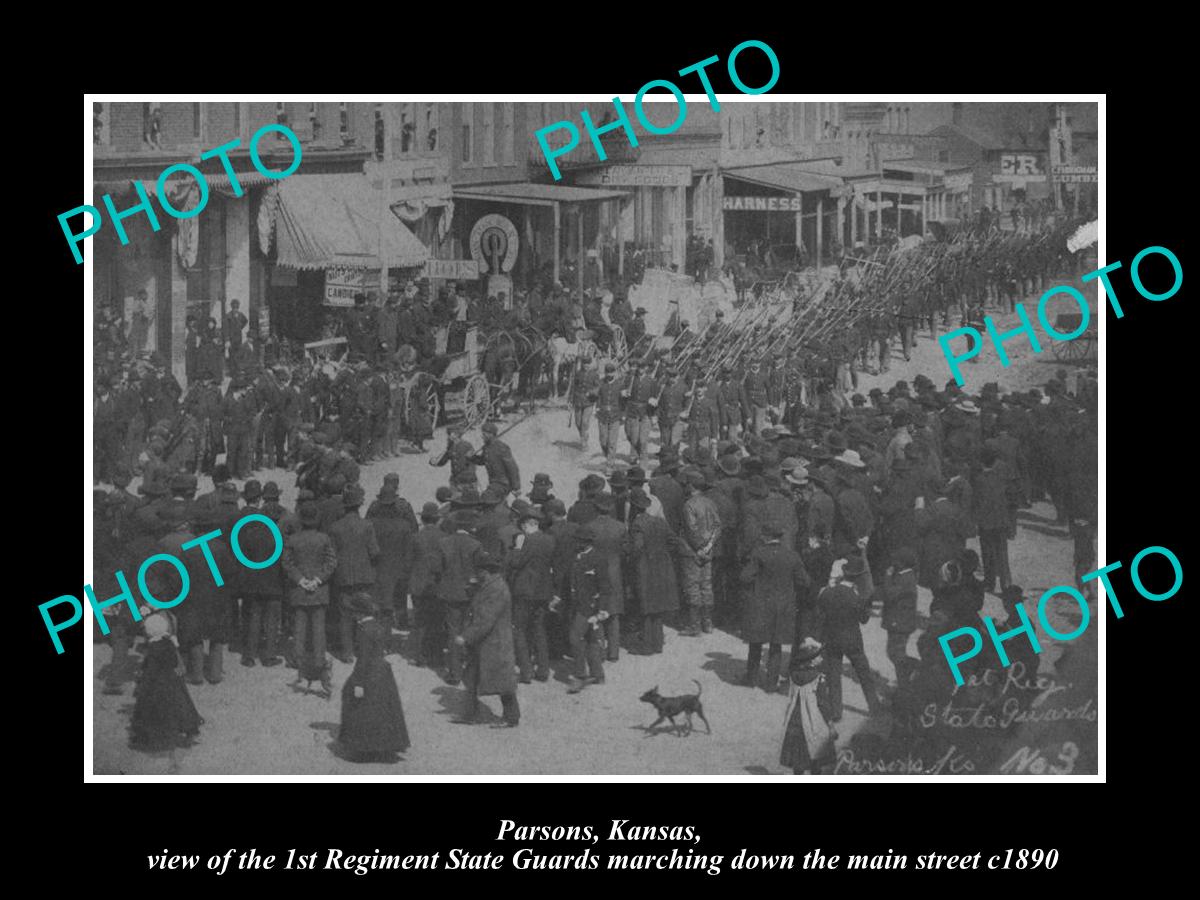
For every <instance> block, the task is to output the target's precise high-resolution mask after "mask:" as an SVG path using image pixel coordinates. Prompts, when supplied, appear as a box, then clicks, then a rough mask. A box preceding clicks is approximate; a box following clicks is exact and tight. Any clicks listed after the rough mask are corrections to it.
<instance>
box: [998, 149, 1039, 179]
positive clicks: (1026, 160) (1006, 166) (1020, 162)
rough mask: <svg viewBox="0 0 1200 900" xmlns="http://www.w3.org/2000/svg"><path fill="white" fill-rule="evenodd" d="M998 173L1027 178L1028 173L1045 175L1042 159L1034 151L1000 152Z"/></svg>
mask: <svg viewBox="0 0 1200 900" xmlns="http://www.w3.org/2000/svg"><path fill="white" fill-rule="evenodd" d="M1000 174H1001V175H1015V176H1017V177H1018V178H1028V177H1029V176H1030V175H1045V174H1046V173H1045V171H1043V169H1042V160H1041V157H1039V156H1038V155H1037V154H1036V153H1001V154H1000Z"/></svg>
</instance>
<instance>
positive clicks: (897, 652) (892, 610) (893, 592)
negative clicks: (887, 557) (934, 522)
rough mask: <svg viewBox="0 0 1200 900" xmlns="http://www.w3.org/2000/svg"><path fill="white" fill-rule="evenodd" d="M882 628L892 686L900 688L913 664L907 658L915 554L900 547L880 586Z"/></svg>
mask: <svg viewBox="0 0 1200 900" xmlns="http://www.w3.org/2000/svg"><path fill="white" fill-rule="evenodd" d="M883 628H884V630H885V631H886V632H887V658H888V659H889V660H890V661H891V663H892V666H893V667H895V669H896V684H897V686H903V685H905V684H907V683H908V677H909V675H910V674H911V672H912V670H913V668H914V667H915V666H916V665H917V660H915V659H913V658H912V657H911V656H909V655H908V639H909V636H910V635H911V634H912V633H913V632H914V631H916V630H917V554H916V551H915V550H914V549H913V548H912V547H910V546H901V547H899V548H897V550H896V551H895V552H894V553H893V555H892V565H891V568H890V569H889V570H888V577H887V580H886V582H885V583H884V585H883Z"/></svg>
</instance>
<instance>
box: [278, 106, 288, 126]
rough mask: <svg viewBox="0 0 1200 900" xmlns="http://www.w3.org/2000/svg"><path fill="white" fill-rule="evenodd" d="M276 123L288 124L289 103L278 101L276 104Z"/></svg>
mask: <svg viewBox="0 0 1200 900" xmlns="http://www.w3.org/2000/svg"><path fill="white" fill-rule="evenodd" d="M275 123H276V124H277V125H287V123H288V113H287V104H286V103H276V104H275Z"/></svg>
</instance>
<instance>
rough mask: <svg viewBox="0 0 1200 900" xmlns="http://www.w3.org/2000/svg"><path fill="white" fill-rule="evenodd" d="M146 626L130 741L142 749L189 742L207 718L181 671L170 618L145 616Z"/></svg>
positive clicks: (130, 724) (193, 738)
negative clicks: (144, 648)
mask: <svg viewBox="0 0 1200 900" xmlns="http://www.w3.org/2000/svg"><path fill="white" fill-rule="evenodd" d="M144 628H145V632H146V638H147V644H146V658H145V661H144V662H143V663H142V672H141V675H140V677H139V678H138V683H137V688H136V689H135V690H134V695H133V696H134V707H133V716H132V718H131V720H130V723H129V737H130V745H131V746H133V747H134V748H136V749H139V750H165V749H171V750H174V748H175V747H186V746H189V745H190V744H191V743H192V742H193V741H194V740H195V738H196V736H197V735H198V734H199V733H200V726H201V725H202V724H204V720H203V719H202V718H200V714H199V713H198V712H197V711H196V706H195V704H194V703H192V697H191V695H190V694H189V693H188V689H187V685H186V684H184V682H183V678H182V677H181V676H180V675H179V673H178V668H179V654H178V652H176V650H175V640H174V638H173V637H172V636H171V626H170V620H169V619H168V617H167V616H166V614H164V613H155V614H154V615H151V616H148V617H147V618H146V619H145V621H144Z"/></svg>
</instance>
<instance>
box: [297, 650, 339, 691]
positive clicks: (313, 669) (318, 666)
mask: <svg viewBox="0 0 1200 900" xmlns="http://www.w3.org/2000/svg"><path fill="white" fill-rule="evenodd" d="M301 681H303V682H305V685H304V689H303V691H302V693H305V694H309V693H312V694H316V695H317V696H319V697H324V698H325V699H326V700H328V699H329V698H330V697H332V696H333V669H332V667H331V666H330V664H329V660H325V661H324V662H323V663H314V662H312V661H311V660H307V659H306V660H301V662H300V665H299V667H298V669H297V671H296V680H295V681H294V682H293V684H294V685H295V686H296V688H297V690H299V686H300V682H301ZM314 681H319V682H321V690H319V691H314V690H313V689H312V683H313V682H314Z"/></svg>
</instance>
